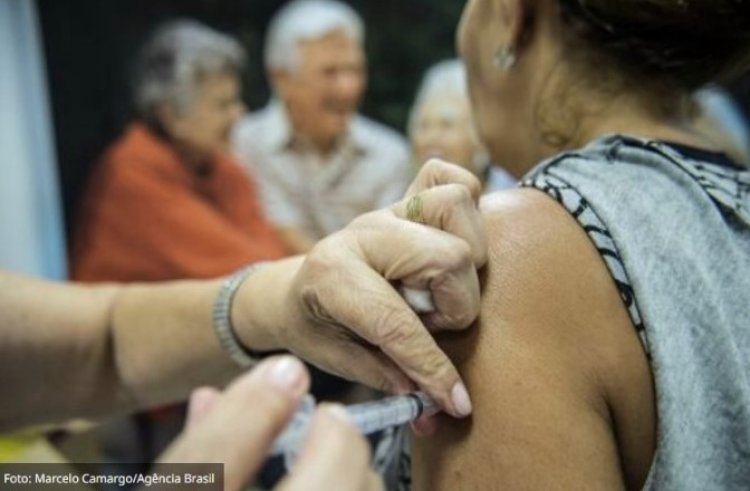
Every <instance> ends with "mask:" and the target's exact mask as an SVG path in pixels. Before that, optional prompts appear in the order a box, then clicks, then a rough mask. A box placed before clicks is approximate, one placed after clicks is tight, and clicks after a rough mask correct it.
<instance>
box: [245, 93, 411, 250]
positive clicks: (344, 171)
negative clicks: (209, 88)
mask: <svg viewBox="0 0 750 491" xmlns="http://www.w3.org/2000/svg"><path fill="white" fill-rule="evenodd" d="M233 146H234V150H235V152H236V153H237V155H238V156H239V158H240V160H241V162H242V163H243V165H245V166H246V167H247V169H248V171H249V172H251V173H252V174H253V176H254V177H255V180H256V182H257V185H258V187H259V189H260V195H261V200H262V202H263V206H264V208H265V211H266V214H267V216H268V218H269V219H270V220H271V222H273V223H274V225H276V226H278V227H283V228H286V227H294V228H302V229H303V230H305V231H306V232H307V233H308V234H309V235H310V236H311V237H314V238H315V239H316V240H317V239H320V238H322V237H325V236H326V235H329V234H331V233H333V232H335V231H337V230H339V229H341V228H343V227H344V226H346V225H347V224H348V223H349V222H350V221H351V220H352V219H354V218H355V217H357V216H359V215H361V214H362V213H366V212H368V211H372V210H375V209H378V208H382V207H384V206H387V205H389V204H392V203H394V202H396V201H398V200H399V199H401V197H402V195H403V193H404V191H405V190H406V187H407V186H408V184H409V181H410V180H411V177H412V172H411V167H410V163H409V152H408V147H407V144H406V141H405V140H404V138H403V137H401V136H400V135H398V133H396V132H395V131H393V130H390V129H388V128H386V127H385V126H383V125H381V124H379V123H376V122H374V121H372V120H369V119H367V118H365V117H363V116H360V115H355V116H354V117H353V118H352V121H351V122H350V124H349V129H348V131H347V133H346V135H345V136H344V137H343V138H342V139H341V141H340V142H339V144H338V145H337V147H336V148H335V149H334V151H333V152H331V154H330V156H327V157H322V156H320V155H318V154H317V153H316V152H314V151H312V150H306V149H304V148H302V147H301V146H300V145H297V144H295V143H294V139H293V135H292V131H291V127H290V123H289V120H288V118H287V115H286V111H285V109H284V107H283V104H282V103H281V102H279V101H278V100H272V101H271V102H270V103H269V104H268V105H267V106H266V107H265V108H263V109H262V110H260V111H258V112H255V113H252V114H250V115H248V116H246V117H244V118H243V119H242V120H241V121H240V122H239V123H238V124H237V126H236V127H235V130H234V135H233Z"/></svg>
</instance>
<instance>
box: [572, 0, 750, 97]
mask: <svg viewBox="0 0 750 491" xmlns="http://www.w3.org/2000/svg"><path fill="white" fill-rule="evenodd" d="M560 7H561V11H562V13H563V17H564V18H565V19H566V20H567V21H568V22H569V24H570V25H571V26H572V27H573V28H574V30H575V31H576V32H578V33H579V34H581V35H582V36H583V37H584V38H587V39H589V40H591V41H592V42H593V43H594V45H595V46H597V47H600V48H601V49H604V50H605V51H607V52H608V53H609V54H611V55H612V56H613V57H614V58H615V59H616V60H618V61H619V62H620V63H621V64H622V65H624V66H625V68H627V69H630V70H636V71H639V72H641V73H643V74H648V75H656V76H668V77H670V78H672V79H673V80H674V81H675V82H677V83H678V84H679V85H681V86H683V87H685V88H687V89H695V88H697V87H700V86H701V85H704V84H705V83H707V82H709V81H712V80H715V79H717V78H722V77H728V76H733V75H736V74H737V73H738V72H742V71H744V70H746V69H747V68H748V67H749V66H750V49H748V48H750V0H630V1H628V0H620V1H617V2H612V1H611V0H560Z"/></svg>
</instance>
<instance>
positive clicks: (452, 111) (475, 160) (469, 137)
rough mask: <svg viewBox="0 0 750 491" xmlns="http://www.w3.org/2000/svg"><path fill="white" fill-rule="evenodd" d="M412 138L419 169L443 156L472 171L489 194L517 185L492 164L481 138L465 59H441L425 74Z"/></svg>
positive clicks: (413, 116)
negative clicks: (476, 122)
mask: <svg viewBox="0 0 750 491" xmlns="http://www.w3.org/2000/svg"><path fill="white" fill-rule="evenodd" d="M409 139H410V140H411V146H412V159H413V161H414V165H415V166H416V167H417V168H419V167H421V166H422V165H424V163H425V162H427V161H428V160H429V159H431V158H439V159H443V160H447V161H448V162H451V163H454V164H458V165H460V166H461V167H463V168H465V169H467V170H469V171H471V172H472V173H473V174H474V175H475V176H477V178H479V180H480V181H481V183H482V186H483V187H484V192H485V193H488V192H492V191H498V190H500V189H508V188H511V187H513V186H515V185H516V180H515V179H514V178H513V177H512V176H511V175H510V174H508V173H507V172H505V170H503V169H502V168H501V167H498V166H492V165H490V163H491V162H490V156H489V154H488V153H487V150H486V149H485V148H484V146H483V145H482V144H481V142H480V141H479V138H478V137H477V133H476V129H475V128H474V121H473V119H472V111H471V102H470V101H469V93H468V89H467V86H466V69H465V68H464V64H463V62H461V60H457V59H451V60H445V61H441V62H439V63H436V64H435V65H433V66H432V67H431V68H430V69H428V70H427V72H426V73H425V75H424V78H423V79H422V83H421V85H420V86H419V89H418V90H417V95H416V97H415V98H414V105H413V106H412V109H411V114H410V115H409Z"/></svg>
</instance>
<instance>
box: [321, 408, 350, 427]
mask: <svg viewBox="0 0 750 491" xmlns="http://www.w3.org/2000/svg"><path fill="white" fill-rule="evenodd" d="M321 410H323V411H325V412H326V413H328V414H330V415H331V416H333V417H334V418H336V419H338V420H339V421H343V422H344V423H346V424H348V425H353V424H354V422H353V421H352V418H351V416H349V413H348V412H346V409H345V408H344V406H342V405H341V404H325V405H323V406H321Z"/></svg>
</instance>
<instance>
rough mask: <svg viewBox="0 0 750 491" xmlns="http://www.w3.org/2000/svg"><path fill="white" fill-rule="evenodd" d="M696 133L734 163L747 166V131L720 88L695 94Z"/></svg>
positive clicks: (729, 96) (749, 154)
mask: <svg viewBox="0 0 750 491" xmlns="http://www.w3.org/2000/svg"><path fill="white" fill-rule="evenodd" d="M695 100H696V101H697V103H698V110H699V113H698V116H697V118H696V120H695V123H694V124H695V129H696V130H698V131H699V132H700V133H701V134H703V135H704V136H705V137H706V138H708V139H709V140H710V141H711V142H712V143H713V144H714V145H716V146H717V147H718V148H720V149H721V150H723V151H724V153H726V154H727V155H729V156H730V157H732V159H733V160H734V161H736V162H743V163H748V162H750V128H749V127H748V123H747V118H746V117H745V115H744V114H743V112H742V109H740V107H739V103H738V101H737V100H736V99H735V97H734V96H733V95H732V94H731V93H729V91H727V90H726V89H724V88H722V87H720V86H719V85H715V84H712V85H708V86H706V87H703V88H702V89H701V90H699V91H698V92H696V94H695Z"/></svg>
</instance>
